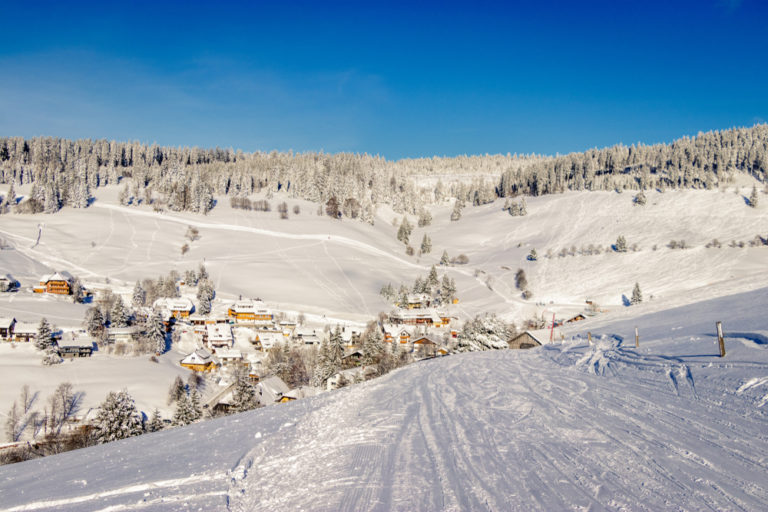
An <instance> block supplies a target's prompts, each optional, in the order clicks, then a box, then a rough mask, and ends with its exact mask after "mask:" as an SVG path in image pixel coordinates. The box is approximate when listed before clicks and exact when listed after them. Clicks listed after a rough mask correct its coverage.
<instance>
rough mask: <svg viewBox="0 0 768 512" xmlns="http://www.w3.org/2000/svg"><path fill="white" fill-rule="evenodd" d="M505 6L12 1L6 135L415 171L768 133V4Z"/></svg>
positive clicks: (0, 94)
mask: <svg viewBox="0 0 768 512" xmlns="http://www.w3.org/2000/svg"><path fill="white" fill-rule="evenodd" d="M500 3H501V2H488V3H485V2H472V3H470V2H466V3H451V2H443V3H439V4H438V3H429V2H418V1H412V2H407V3H406V2H403V3H397V2H391V3H388V4H387V5H386V6H384V5H381V4H374V3H372V2H359V1H357V2H335V3H328V2H301V1H288V0H285V1H279V2H278V1H275V2H243V3H222V4H221V5H212V4H207V3H196V2H186V3H184V4H182V3H178V4H174V3H164V4H163V5H161V6H158V5H155V4H154V3H151V2H120V4H119V5H117V6H115V5H108V2H99V3H91V2H81V3H78V4H74V3H73V4H69V3H68V2H56V3H46V2H34V3H33V2H17V3H8V2H5V3H4V5H3V6H2V8H0V10H1V11H2V15H3V18H4V20H6V22H5V23H4V27H3V30H2V31H0V70H2V71H0V135H6V136H10V135H21V136H25V137H30V136H35V135H55V136H61V137H67V138H94V139H95V138H108V139H116V140H139V141H141V142H149V143H151V142H157V143H158V144H162V145H172V146H181V145H186V146H200V147H212V146H221V147H233V148H235V149H243V150H245V151H255V150H264V151H270V150H272V149H277V150H289V149H292V150H294V151H317V150H323V151H326V152H339V151H350V152H356V153H363V152H367V153H371V154H380V155H383V156H385V157H387V158H390V159H398V158H404V157H419V156H432V155H457V154H485V153H508V152H509V153H544V154H554V153H567V152H571V151H582V150H584V149H588V148H591V147H602V146H607V145H612V144H615V143H619V142H623V143H625V144H631V143H634V142H638V141H641V142H646V143H653V142H660V141H670V140H672V139H674V138H677V137H679V136H682V135H686V134H688V135H694V134H696V133H697V132H699V131H707V130H712V129H721V128H728V127H732V126H749V125H752V124H755V123H758V122H765V121H766V120H768V36H767V35H766V34H768V2H765V1H764V0H741V1H737V0H699V1H697V2H692V1H665V2H655V1H637V2H633V1H632V2H631V1H623V0H613V1H594V2H589V1H584V2H553V1H526V2H508V3H507V4H505V5H499V4H500ZM32 4H34V5H32Z"/></svg>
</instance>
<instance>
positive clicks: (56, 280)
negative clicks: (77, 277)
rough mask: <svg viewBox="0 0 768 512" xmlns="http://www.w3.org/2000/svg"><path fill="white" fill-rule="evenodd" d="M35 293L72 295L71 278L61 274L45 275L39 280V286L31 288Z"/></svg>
mask: <svg viewBox="0 0 768 512" xmlns="http://www.w3.org/2000/svg"><path fill="white" fill-rule="evenodd" d="M32 291H34V292H35V293H52V294H54V295H69V294H71V293H72V276H70V275H69V274H65V273H63V272H56V273H54V274H47V275H44V276H43V277H41V278H40V284H38V285H37V286H35V287H34V288H32Z"/></svg>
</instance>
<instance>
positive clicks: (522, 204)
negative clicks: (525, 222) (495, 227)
mask: <svg viewBox="0 0 768 512" xmlns="http://www.w3.org/2000/svg"><path fill="white" fill-rule="evenodd" d="M519 213H520V216H521V217H522V216H525V215H528V205H527V204H526V202H525V198H522V199H521V200H520V210H519Z"/></svg>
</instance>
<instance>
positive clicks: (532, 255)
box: [527, 249, 539, 261]
mask: <svg viewBox="0 0 768 512" xmlns="http://www.w3.org/2000/svg"><path fill="white" fill-rule="evenodd" d="M527 259H528V261H536V260H538V259H539V254H538V253H537V252H536V249H531V252H529V253H528V257H527Z"/></svg>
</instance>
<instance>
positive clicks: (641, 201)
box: [635, 190, 648, 206]
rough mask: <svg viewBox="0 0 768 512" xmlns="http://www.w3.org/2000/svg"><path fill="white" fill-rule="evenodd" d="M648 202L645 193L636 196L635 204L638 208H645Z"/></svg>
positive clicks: (641, 192)
mask: <svg viewBox="0 0 768 512" xmlns="http://www.w3.org/2000/svg"><path fill="white" fill-rule="evenodd" d="M647 201H648V200H647V199H646V197H645V192H643V191H642V190H640V192H638V193H637V195H636V196H635V204H636V205H638V206H645V203H646V202H647Z"/></svg>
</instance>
